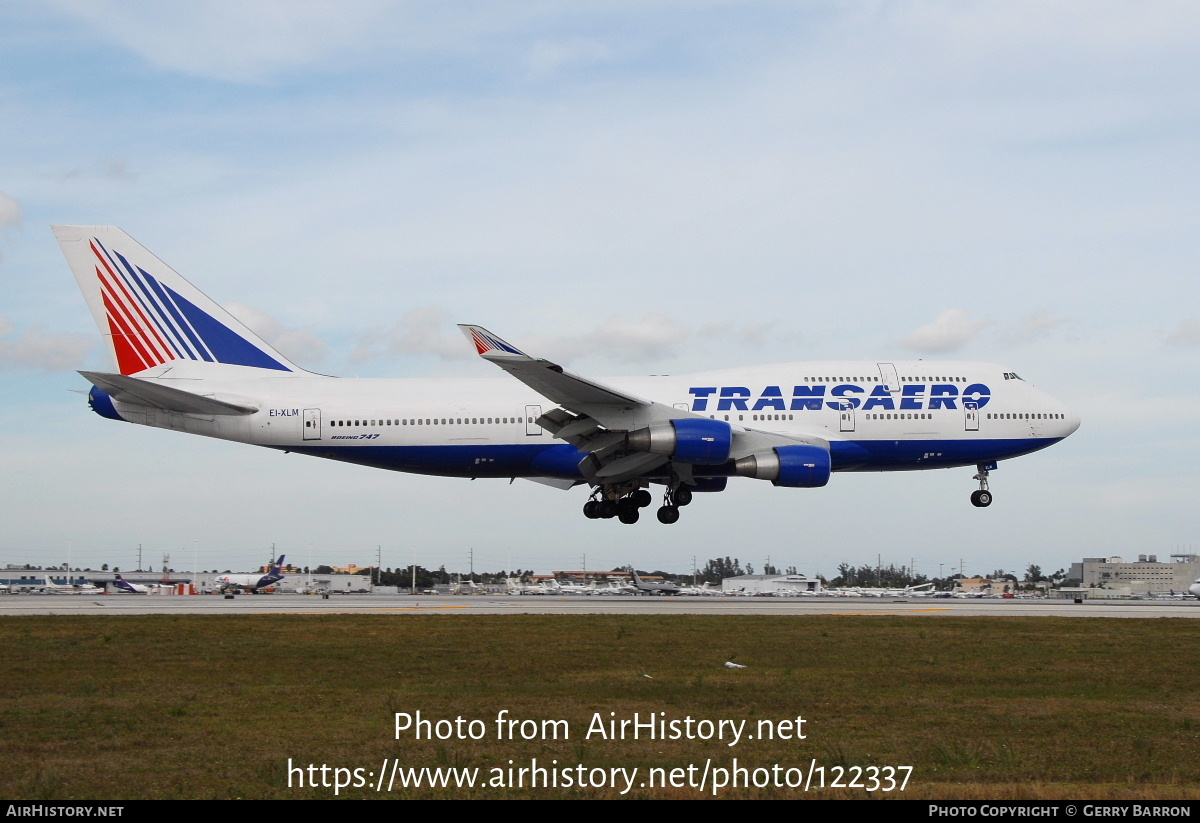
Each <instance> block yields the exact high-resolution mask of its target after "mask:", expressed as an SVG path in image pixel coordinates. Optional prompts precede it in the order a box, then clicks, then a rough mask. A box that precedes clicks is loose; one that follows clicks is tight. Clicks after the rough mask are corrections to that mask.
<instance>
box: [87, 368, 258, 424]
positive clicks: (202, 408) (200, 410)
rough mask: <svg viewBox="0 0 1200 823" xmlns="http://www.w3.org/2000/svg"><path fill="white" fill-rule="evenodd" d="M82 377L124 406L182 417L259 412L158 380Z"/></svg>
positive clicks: (102, 375) (242, 402)
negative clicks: (146, 407)
mask: <svg viewBox="0 0 1200 823" xmlns="http://www.w3.org/2000/svg"><path fill="white" fill-rule="evenodd" d="M80 374H82V375H83V376H84V377H85V378H87V380H88V381H89V382H90V383H91V384H92V385H93V386H95V387H96V388H98V389H100V390H101V391H102V392H104V393H105V394H107V395H108V396H109V397H111V398H113V399H114V400H118V401H121V402H123V403H138V404H140V405H143V406H152V407H154V408H156V409H162V410H164V411H170V412H180V413H181V414H237V415H244V414H254V413H255V412H256V411H258V407H257V406H255V405H251V404H250V403H249V402H247V401H245V400H239V401H235V400H233V399H231V398H230V399H224V400H219V399H217V398H216V397H215V396H213V395H210V394H209V395H205V394H194V393H192V392H190V391H184V390H183V389H177V388H174V387H172V386H164V385H162V384H161V383H159V382H158V381H155V380H146V379H142V378H137V377H129V376H127V375H124V374H108V373H105V372H94V371H81V372H80Z"/></svg>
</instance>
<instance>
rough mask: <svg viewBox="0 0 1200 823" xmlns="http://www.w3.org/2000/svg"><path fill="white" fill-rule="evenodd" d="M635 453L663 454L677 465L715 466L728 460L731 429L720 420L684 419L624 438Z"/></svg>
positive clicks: (731, 436)
mask: <svg viewBox="0 0 1200 823" xmlns="http://www.w3.org/2000/svg"><path fill="white" fill-rule="evenodd" d="M625 438H626V443H627V444H628V446H629V448H631V449H633V450H635V451H641V452H650V453H651V454H665V455H667V456H668V457H670V458H671V459H672V460H678V461H679V462H681V463H695V464H697V465H700V466H716V465H720V464H721V463H724V462H725V461H726V460H728V459H729V450H730V449H731V448H733V429H731V428H730V427H729V424H728V423H726V422H725V421H724V420H703V419H699V418H693V417H685V418H683V419H680V420H672V421H671V422H670V425H662V426H650V427H649V428H645V429H638V430H637V431H634V432H630V433H629V434H627V435H626V436H625Z"/></svg>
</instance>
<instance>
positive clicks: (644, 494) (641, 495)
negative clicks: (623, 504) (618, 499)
mask: <svg viewBox="0 0 1200 823" xmlns="http://www.w3.org/2000/svg"><path fill="white" fill-rule="evenodd" d="M629 497H630V498H631V499H632V500H633V501H634V502H636V503H637V507H638V508H639V509H644V508H646V507H647V506H649V505H650V504H651V503H653V502H654V498H653V497H652V496H651V494H650V492H648V491H646V490H645V489H638V490H637V491H635V492H634V493H633V494H631V495H629Z"/></svg>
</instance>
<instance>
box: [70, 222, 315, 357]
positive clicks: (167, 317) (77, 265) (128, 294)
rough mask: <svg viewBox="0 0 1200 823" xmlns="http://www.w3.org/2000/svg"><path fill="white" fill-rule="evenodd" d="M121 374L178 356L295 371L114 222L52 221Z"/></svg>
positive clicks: (272, 350)
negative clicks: (58, 223) (69, 223)
mask: <svg viewBox="0 0 1200 823" xmlns="http://www.w3.org/2000/svg"><path fill="white" fill-rule="evenodd" d="M53 229H54V234H55V236H56V237H57V238H58V243H59V245H60V246H61V247H62V250H63V254H64V255H65V256H66V258H67V263H68V265H70V267H71V272H72V273H73V274H74V275H75V280H76V281H77V282H78V283H79V288H80V289H81V290H82V291H83V296H84V298H85V299H86V300H87V304H88V308H90V309H91V311H92V317H93V318H94V319H95V321H96V325H97V326H99V327H100V333H101V334H103V335H104V338H105V341H106V342H107V343H108V348H109V351H110V352H111V354H112V356H113V359H114V360H115V361H116V363H117V367H118V369H119V370H120V372H121V374H125V375H130V374H137V373H139V372H142V371H145V370H146V369H150V368H154V367H156V366H162V365H164V364H166V363H170V362H172V361H177V360H195V361H200V362H210V363H225V364H227V365H234V366H249V367H252V368H259V369H271V370H274V371H277V372H302V371H303V370H302V369H300V368H299V367H298V366H296V365H294V364H293V363H291V362H290V361H288V359H287V358H285V357H284V356H283V355H282V354H280V353H279V352H277V351H276V350H275V349H273V348H272V347H271V346H269V345H268V344H267V343H266V342H264V341H263V340H262V339H261V338H260V337H258V335H256V334H255V333H254V332H252V331H250V329H248V328H246V327H245V326H244V325H243V324H242V323H241V322H240V321H238V320H237V319H236V318H234V317H233V315H231V314H230V313H229V312H227V311H226V310H225V309H223V308H221V306H220V305H218V304H217V303H216V302H215V301H213V300H212V299H211V298H210V297H208V296H207V295H205V294H204V293H203V292H202V291H200V290H199V289H197V288H196V287H195V286H193V285H192V284H191V283H189V282H188V281H187V280H185V279H184V278H183V277H182V276H181V275H180V274H179V273H178V272H176V271H175V270H174V269H172V268H171V267H170V266H168V265H167V264H166V263H164V262H163V261H161V260H159V259H158V258H157V257H155V256H154V255H153V254H152V253H151V252H150V251H149V250H147V249H146V248H145V247H144V246H142V245H141V244H139V243H138V242H137V241H136V240H134V239H133V238H132V237H130V236H129V235H128V234H126V233H125V232H124V231H122V230H121V229H119V228H117V227H115V226H53Z"/></svg>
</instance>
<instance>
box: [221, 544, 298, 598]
mask: <svg viewBox="0 0 1200 823" xmlns="http://www.w3.org/2000/svg"><path fill="white" fill-rule="evenodd" d="M284 557H286V555H282V554H281V555H279V559H278V560H276V561H275V562H274V563H272V564H271V565H270V566H268V567H267V571H266V573H265V574H226V575H223V576H221V577H215V578H213V582H214V583H216V584H217V586H218V587H219V588H220V590H221V591H223V592H227V591H247V592H250V594H258V590H259V589H265V588H268V587H270V586H274V585H275V584H276V583H278V582H279V581H280V580H282V579H283V577H284V575H283V558H284Z"/></svg>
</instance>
